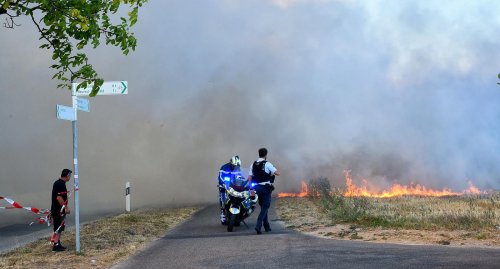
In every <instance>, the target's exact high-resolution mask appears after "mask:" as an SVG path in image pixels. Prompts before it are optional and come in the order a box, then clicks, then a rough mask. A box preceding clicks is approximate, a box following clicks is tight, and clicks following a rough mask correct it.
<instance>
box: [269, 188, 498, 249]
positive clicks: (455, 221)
mask: <svg viewBox="0 0 500 269" xmlns="http://www.w3.org/2000/svg"><path fill="white" fill-rule="evenodd" d="M330 198H331V197H330ZM330 198H329V199H326V200H325V199H320V198H319V197H317V198H311V197H306V198H281V199H278V200H277V207H278V214H279V216H280V218H281V219H282V220H283V221H284V222H285V225H286V226H287V227H288V228H291V229H294V230H297V231H301V232H305V233H309V234H312V235H317V236H322V237H329V238H337V239H348V240H364V241H375V242H393V243H404V244H441V245H456V246H464V245H465V246H491V247H500V229H499V228H500V193H491V194H489V195H483V196H481V197H480V196H468V197H441V198H433V197H400V198H392V199H372V198H369V199H368V198H363V199H362V200H363V201H362V202H360V201H359V200H358V201H356V200H355V199H354V200H353V199H352V198H345V197H343V198H339V197H335V198H332V199H330ZM338 203H343V204H341V205H339V204H338ZM353 208H354V209H356V210H357V213H356V214H351V215H350V214H349V210H350V209H353ZM360 208H361V209H360Z"/></svg>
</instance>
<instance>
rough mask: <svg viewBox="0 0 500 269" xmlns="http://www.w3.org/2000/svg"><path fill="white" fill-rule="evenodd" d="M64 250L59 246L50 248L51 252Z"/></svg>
mask: <svg viewBox="0 0 500 269" xmlns="http://www.w3.org/2000/svg"><path fill="white" fill-rule="evenodd" d="M65 250H66V248H63V247H62V246H61V245H55V246H53V247H52V251H65Z"/></svg>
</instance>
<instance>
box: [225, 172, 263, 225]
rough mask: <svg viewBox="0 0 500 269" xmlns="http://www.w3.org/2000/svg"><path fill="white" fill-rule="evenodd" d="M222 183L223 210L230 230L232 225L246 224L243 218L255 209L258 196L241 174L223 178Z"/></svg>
mask: <svg viewBox="0 0 500 269" xmlns="http://www.w3.org/2000/svg"><path fill="white" fill-rule="evenodd" d="M224 184H225V188H226V201H225V204H224V208H225V210H224V212H225V214H226V219H227V231H228V232H232V231H233V228H234V226H239V225H240V223H241V222H243V224H245V226H247V225H246V223H245V219H246V218H248V217H249V216H250V214H252V212H253V211H254V210H255V205H256V204H257V201H258V199H259V197H258V195H257V193H255V190H254V189H253V186H252V184H251V183H250V182H249V181H248V180H247V179H245V178H244V177H242V176H237V177H236V178H233V179H232V180H231V179H229V178H228V179H227V180H226V178H225V179H224ZM247 228H248V226H247Z"/></svg>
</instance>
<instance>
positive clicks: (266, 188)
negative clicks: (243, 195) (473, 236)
mask: <svg viewBox="0 0 500 269" xmlns="http://www.w3.org/2000/svg"><path fill="white" fill-rule="evenodd" d="M266 158H267V149H266V148H261V149H259V159H257V161H255V162H254V163H253V164H252V166H251V167H250V172H249V178H250V179H251V180H252V182H253V183H255V184H256V185H255V191H256V192H257V195H259V205H260V214H259V217H258V218H257V223H256V224H255V231H256V232H257V234H261V233H262V232H261V231H260V229H261V227H262V225H264V230H265V231H266V232H270V231H271V226H270V225H269V220H268V218H267V211H268V210H269V207H270V206H271V192H272V191H273V190H274V186H273V183H274V176H279V175H280V171H278V169H276V168H275V167H274V166H273V165H272V164H271V163H270V162H268V161H267V160H266Z"/></svg>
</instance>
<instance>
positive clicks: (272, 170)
mask: <svg viewBox="0 0 500 269" xmlns="http://www.w3.org/2000/svg"><path fill="white" fill-rule="evenodd" d="M266 168H267V170H268V171H269V172H270V173H271V175H275V176H279V175H281V173H280V171H279V170H278V169H277V168H276V167H274V165H273V164H272V163H270V162H266Z"/></svg>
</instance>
